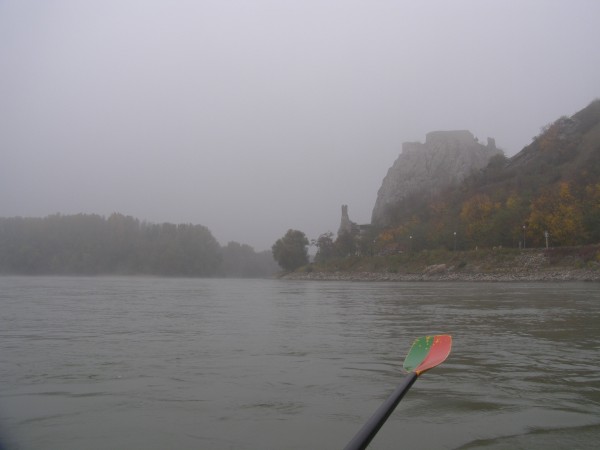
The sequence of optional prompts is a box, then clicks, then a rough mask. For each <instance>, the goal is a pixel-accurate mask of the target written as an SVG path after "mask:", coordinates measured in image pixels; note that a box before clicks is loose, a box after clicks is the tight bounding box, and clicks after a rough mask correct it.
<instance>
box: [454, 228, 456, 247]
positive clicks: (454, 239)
mask: <svg viewBox="0 0 600 450" xmlns="http://www.w3.org/2000/svg"><path fill="white" fill-rule="evenodd" d="M454 251H456V231H455V232H454Z"/></svg>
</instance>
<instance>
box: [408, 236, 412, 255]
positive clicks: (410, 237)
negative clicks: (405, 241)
mask: <svg viewBox="0 0 600 450" xmlns="http://www.w3.org/2000/svg"><path fill="white" fill-rule="evenodd" d="M408 238H409V239H410V241H409V242H410V251H411V252H412V235H410V236H409V237H408Z"/></svg>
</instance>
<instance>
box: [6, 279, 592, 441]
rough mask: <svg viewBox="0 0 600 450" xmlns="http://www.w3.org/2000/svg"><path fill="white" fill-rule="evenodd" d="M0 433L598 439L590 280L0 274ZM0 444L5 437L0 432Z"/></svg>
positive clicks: (52, 437) (33, 437) (41, 436)
mask: <svg viewBox="0 0 600 450" xmlns="http://www.w3.org/2000/svg"><path fill="white" fill-rule="evenodd" d="M0 308H1V311H2V314H0V436H1V441H2V444H3V445H4V447H6V449H45V450H48V449H57V450H58V449H61V450H71V449H73V450H75V449H83V448H85V449H103V450H104V449H109V448H110V449H144V450H148V449H165V448H173V449H216V450H219V449H336V448H343V447H344V445H345V444H346V443H347V441H348V440H349V439H351V438H352V436H353V435H354V433H355V432H356V431H357V430H358V429H359V428H360V427H361V425H362V424H363V423H364V422H365V421H366V420H367V419H368V417H369V416H370V415H371V413H372V412H373V411H374V410H375V409H376V408H377V407H378V406H379V405H380V404H381V402H382V401H383V400H385V398H387V396H388V395H389V394H390V393H391V392H392V391H393V390H394V388H395V387H396V385H397V384H399V382H400V381H401V379H402V378H403V376H404V375H403V373H402V362H403V359H404V356H405V355H406V353H407V352H408V350H409V348H410V345H411V343H412V341H413V339H414V338H416V337H419V336H422V335H427V334H438V333H448V334H451V335H452V336H453V339H454V346H453V350H452V353H451V354H450V356H449V358H448V360H447V361H446V362H445V363H443V364H442V365H441V366H439V367H437V368H435V369H433V370H432V371H430V372H428V373H426V374H424V375H423V376H422V377H420V378H419V380H417V382H416V383H415V385H414V386H413V387H412V389H411V390H410V392H409V393H408V394H407V395H406V397H405V398H404V399H403V400H402V402H401V403H400V405H399V406H398V408H397V409H396V411H395V412H394V414H392V416H391V417H390V419H389V420H388V422H387V423H386V424H385V425H384V426H383V428H382V429H381V431H380V432H379V434H378V435H377V436H376V437H375V439H374V440H373V442H372V444H371V447H370V448H372V449H374V450H375V449H397V448H407V449H483V448H485V449H504V448H526V449H548V448H569V449H577V448H579V449H587V448H596V445H597V443H598V442H599V441H600V375H599V374H600V370H599V369H600V327H599V324H600V289H598V284H596V283H460V282H453V283H442V282H440V283H427V282H421V283H358V282H357V283H352V282H308V281H284V280H231V279H227V280H225V279H223V280H221V279H165V278H142V277H122V278H119V277H98V278H86V277H0ZM0 447H1V445H0Z"/></svg>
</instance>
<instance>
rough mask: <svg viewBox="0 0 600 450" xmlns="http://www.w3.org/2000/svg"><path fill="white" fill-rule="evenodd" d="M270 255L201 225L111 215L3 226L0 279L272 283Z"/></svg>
mask: <svg viewBox="0 0 600 450" xmlns="http://www.w3.org/2000/svg"><path fill="white" fill-rule="evenodd" d="M276 271H277V265H276V263H275V262H274V260H273V257H272V255H271V253H270V252H262V253H256V252H255V251H254V249H252V247H250V246H248V245H242V244H238V243H235V242H230V243H229V244H228V245H227V246H224V247H221V246H220V245H219V243H218V242H217V240H216V239H215V238H214V237H213V235H212V233H211V232H210V230H209V229H208V228H206V227H205V226H202V225H191V224H179V225H174V224H170V223H163V224H152V223H147V222H140V221H139V220H138V219H135V218H133V217H130V216H124V215H122V214H112V215H111V216H109V217H108V218H105V217H103V216H99V215H96V214H77V215H60V214H57V215H52V216H48V217H45V218H23V217H12V218H0V273H5V274H81V275H83V274H85V275H103V274H107V275H108V274H119V275H134V274H140V275H162V276H190V277H208V276H235V277H266V276H270V275H271V274H273V273H275V272H276Z"/></svg>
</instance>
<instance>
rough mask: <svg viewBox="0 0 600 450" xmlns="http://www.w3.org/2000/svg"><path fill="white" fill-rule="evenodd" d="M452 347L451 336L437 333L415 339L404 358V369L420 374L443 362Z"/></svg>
mask: <svg viewBox="0 0 600 450" xmlns="http://www.w3.org/2000/svg"><path fill="white" fill-rule="evenodd" d="M451 348H452V336H450V335H448V334H438V335H435V336H423V337H420V338H418V339H415V342H413V345H412V347H411V348H410V351H409V352H408V355H406V359H405V360H404V370H406V371H407V372H415V373H416V374H417V375H421V374H422V373H423V372H425V371H427V370H429V369H432V368H434V367H435V366H437V365H439V364H441V363H443V362H444V361H445V360H446V358H447V357H448V355H449V354H450V349H451Z"/></svg>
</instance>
